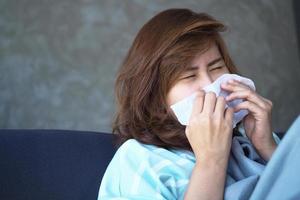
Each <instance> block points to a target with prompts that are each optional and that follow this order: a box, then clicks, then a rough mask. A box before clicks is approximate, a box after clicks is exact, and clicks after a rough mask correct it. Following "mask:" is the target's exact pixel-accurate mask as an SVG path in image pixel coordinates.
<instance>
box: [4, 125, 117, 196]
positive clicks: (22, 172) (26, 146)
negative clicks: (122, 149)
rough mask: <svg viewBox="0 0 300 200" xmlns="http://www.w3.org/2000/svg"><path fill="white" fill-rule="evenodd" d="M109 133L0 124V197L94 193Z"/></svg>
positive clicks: (108, 153) (109, 150) (107, 156)
mask: <svg viewBox="0 0 300 200" xmlns="http://www.w3.org/2000/svg"><path fill="white" fill-rule="evenodd" d="M115 150H116V148H114V145H113V135H112V134H106V133H100V132H89V131H73V130H36V129H34V130H30V129H24V130H22V129H20V130H14V129H0V199H1V200H19V199H22V200H27V199H28V200H35V199H43V200H45V199H49V200H50V199H51V200H68V199H72V200H76V199H82V200H90V199H93V200H95V199H97V196H98V190H99V186H100V182H101V179H102V176H103V173H104V171H105V169H106V167H107V165H108V163H109V161H110V160H111V158H112V156H113V155H114V153H115Z"/></svg>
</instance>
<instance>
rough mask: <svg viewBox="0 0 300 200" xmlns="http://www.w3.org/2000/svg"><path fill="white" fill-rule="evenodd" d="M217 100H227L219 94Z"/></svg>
mask: <svg viewBox="0 0 300 200" xmlns="http://www.w3.org/2000/svg"><path fill="white" fill-rule="evenodd" d="M217 100H218V101H220V102H225V98H224V97H223V96H218V97H217Z"/></svg>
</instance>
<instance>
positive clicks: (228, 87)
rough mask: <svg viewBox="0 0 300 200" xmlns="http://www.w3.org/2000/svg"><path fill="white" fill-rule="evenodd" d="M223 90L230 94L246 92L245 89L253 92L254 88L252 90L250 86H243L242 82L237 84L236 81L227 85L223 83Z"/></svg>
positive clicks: (231, 81)
mask: <svg viewBox="0 0 300 200" xmlns="http://www.w3.org/2000/svg"><path fill="white" fill-rule="evenodd" d="M221 88H222V89H224V90H226V91H229V92H234V91H239V90H245V89H248V90H252V88H250V87H249V86H247V85H245V84H242V83H241V82H237V81H235V80H229V81H227V82H226V83H222V84H221Z"/></svg>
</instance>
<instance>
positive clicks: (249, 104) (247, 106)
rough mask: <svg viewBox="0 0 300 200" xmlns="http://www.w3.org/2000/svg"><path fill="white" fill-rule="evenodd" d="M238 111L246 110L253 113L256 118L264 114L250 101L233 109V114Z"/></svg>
mask: <svg viewBox="0 0 300 200" xmlns="http://www.w3.org/2000/svg"><path fill="white" fill-rule="evenodd" d="M240 110H248V111H249V112H251V113H253V115H254V116H258V115H260V114H261V113H263V112H264V110H263V109H262V108H261V107H259V106H258V105H256V104H255V103H252V102H250V101H244V102H242V103H239V104H238V105H237V106H235V107H234V112H238V111H240Z"/></svg>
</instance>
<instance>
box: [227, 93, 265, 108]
mask: <svg viewBox="0 0 300 200" xmlns="http://www.w3.org/2000/svg"><path fill="white" fill-rule="evenodd" d="M235 99H246V100H248V101H251V102H252V103H255V104H257V105H258V106H259V107H261V108H263V109H266V108H267V107H268V106H269V101H267V99H265V98H263V97H262V96H260V95H259V94H257V93H256V92H254V91H252V90H241V91H236V92H232V93H231V94H229V95H228V96H227V97H226V101H232V100H235Z"/></svg>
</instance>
